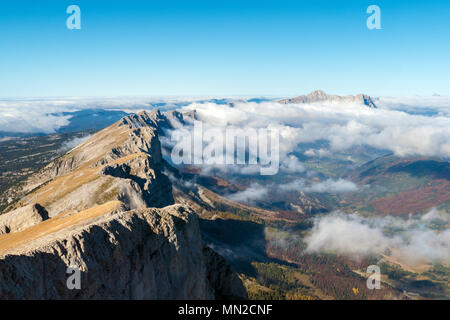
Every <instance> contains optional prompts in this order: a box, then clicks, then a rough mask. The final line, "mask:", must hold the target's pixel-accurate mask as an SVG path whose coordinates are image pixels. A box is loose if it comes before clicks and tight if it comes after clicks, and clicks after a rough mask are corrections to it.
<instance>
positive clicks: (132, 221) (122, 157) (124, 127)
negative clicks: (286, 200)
mask: <svg viewBox="0 0 450 320" xmlns="http://www.w3.org/2000/svg"><path fill="white" fill-rule="evenodd" d="M181 120H183V119H182V116H181V115H179V114H171V115H169V117H166V116H164V115H162V114H161V113H160V112H159V111H155V112H151V113H148V112H142V113H139V114H137V115H132V116H128V117H125V118H124V119H122V120H121V121H119V122H117V123H115V124H114V125H112V126H110V127H108V128H106V129H104V130H102V131H100V132H98V133H97V134H95V135H93V136H92V137H91V138H90V139H89V140H87V141H85V142H84V143H82V144H81V145H79V146H77V147H76V148H74V149H72V150H70V151H69V152H68V153H67V154H65V155H64V156H62V157H61V158H59V159H57V160H55V161H54V162H52V163H51V164H49V165H48V166H47V167H45V168H43V169H42V170H41V171H40V172H38V173H37V174H35V175H33V176H32V177H31V178H30V179H29V180H28V181H27V183H26V184H25V185H24V187H23V197H22V199H21V200H20V201H18V202H17V203H15V205H14V206H12V207H10V208H9V210H8V212H7V213H5V214H3V215H1V216H0V299H214V298H246V291H245V289H244V287H243V285H242V283H241V281H240V279H239V277H238V276H237V274H236V273H234V272H233V271H232V269H231V268H230V266H229V265H228V264H227V263H226V261H225V260H224V259H223V258H222V257H220V256H219V255H218V254H217V253H215V252H214V251H212V250H211V249H209V248H205V247H204V245H203V243H202V240H201V235H200V230H199V224H198V218H197V215H196V214H195V212H194V211H193V210H192V209H191V208H190V207H188V206H186V205H174V197H173V193H172V184H171V182H170V180H169V178H168V177H167V176H166V175H165V174H164V172H165V170H166V169H167V163H166V162H165V161H164V159H163V157H162V154H161V145H160V141H159V139H158V135H159V134H160V131H161V130H162V129H161V128H162V127H163V126H166V127H169V126H172V125H174V124H176V122H177V121H181ZM68 267H77V268H79V270H80V271H81V289H79V290H77V289H74V290H70V289H69V288H68V287H67V285H66V284H67V283H66V281H67V279H68V277H69V276H70V275H69V274H67V273H66V271H67V270H68V269H67V268H68Z"/></svg>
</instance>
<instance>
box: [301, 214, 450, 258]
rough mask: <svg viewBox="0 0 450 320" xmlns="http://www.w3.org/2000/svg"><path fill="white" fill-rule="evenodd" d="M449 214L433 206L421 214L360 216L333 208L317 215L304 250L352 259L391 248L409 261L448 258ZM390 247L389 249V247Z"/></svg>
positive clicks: (391, 252) (395, 253) (449, 251)
mask: <svg viewBox="0 0 450 320" xmlns="http://www.w3.org/2000/svg"><path fill="white" fill-rule="evenodd" d="M448 222H449V216H448V214H445V213H439V212H438V211H437V210H435V209H433V210H431V211H430V212H428V213H427V214H425V215H424V216H422V217H421V218H409V219H407V220H404V219H401V218H395V217H361V216H359V215H357V214H344V213H342V212H334V213H332V214H330V215H326V216H323V217H320V218H317V219H316V220H315V222H314V227H313V229H312V233H311V235H310V236H308V237H307V238H306V243H307V249H306V251H307V252H332V253H337V254H344V255H348V256H351V257H354V258H355V259H360V258H362V257H364V256H368V255H373V254H382V253H387V252H390V254H391V255H392V257H393V258H395V259H397V260H398V261H401V262H403V263H405V264H408V265H417V264H421V263H442V262H449V261H450V229H448V228H447V229H445V230H443V231H437V230H433V229H432V228H431V227H432V225H433V224H434V225H436V224H441V225H446V224H447V223H448ZM388 249H389V250H388Z"/></svg>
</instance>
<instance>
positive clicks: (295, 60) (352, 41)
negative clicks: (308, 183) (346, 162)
mask: <svg viewBox="0 0 450 320" xmlns="http://www.w3.org/2000/svg"><path fill="white" fill-rule="evenodd" d="M71 4H76V5H78V6H79V7H80V8H81V13H82V29H81V30H68V29H67V28H66V19H67V17H68V14H66V8H67V7H68V6H69V5H71ZM371 4H376V5H378V6H379V7H380V8H381V14H382V17H381V24H382V30H368V29H367V27H366V19H367V17H368V16H369V15H368V14H367V13H366V9H367V7H368V6H369V5H371ZM449 17H450V1H448V0H445V1H441V0H435V1H414V0H411V1H394V0H389V1H379V0H377V1H375V0H373V1H359V0H355V1H352V0H346V1H344V0H335V1H324V0H315V1H300V0H297V1H284V0H278V1H275V0H274V1H264V0H259V1H245V0H240V1H235V0H223V1H222V0H209V1H197V0H183V1H173V0H164V1H153V0H147V1H136V0H128V1H113V0H110V1H94V0H71V1H65V0H55V1H29V0H2V1H0V98H9V97H41V96H42V97H62V96H168V95H177V96H180V95H188V96H203V95H208V96H225V95H226V96H228V95H276V96H285V95H296V94H303V93H307V92H309V91H312V90H314V89H324V90H326V91H328V92H331V93H336V94H353V93H360V92H364V93H368V94H371V95H414V94H420V95H431V94H433V93H439V94H444V95H448V94H450V85H449V83H450V81H449V80H450V20H449V19H450V18H449Z"/></svg>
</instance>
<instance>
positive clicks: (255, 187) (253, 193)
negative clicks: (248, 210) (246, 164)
mask: <svg viewBox="0 0 450 320" xmlns="http://www.w3.org/2000/svg"><path fill="white" fill-rule="evenodd" d="M268 193H269V189H268V188H267V187H265V186H262V185H260V184H258V183H252V184H251V185H250V186H249V187H248V188H247V189H245V190H244V191H240V192H236V193H233V194H231V195H229V196H227V198H228V199H230V200H232V201H236V202H242V203H254V202H255V201H258V200H262V199H264V198H266V197H267V195H268Z"/></svg>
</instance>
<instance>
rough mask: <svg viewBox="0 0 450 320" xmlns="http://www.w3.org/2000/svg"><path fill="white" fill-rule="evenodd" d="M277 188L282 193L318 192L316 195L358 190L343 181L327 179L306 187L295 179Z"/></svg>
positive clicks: (348, 182) (350, 183) (351, 183)
mask: <svg viewBox="0 0 450 320" xmlns="http://www.w3.org/2000/svg"><path fill="white" fill-rule="evenodd" d="M279 188H280V189H281V190H283V191H304V192H318V193H325V192H327V193H345V192H353V191H357V190H358V186H357V185H356V184H355V183H353V182H351V181H349V180H345V179H338V180H333V179H327V180H325V181H321V182H314V183H312V184H310V185H306V183H305V181H304V180H301V179H297V180H294V181H292V182H290V183H286V184H282V185H280V186H279Z"/></svg>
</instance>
